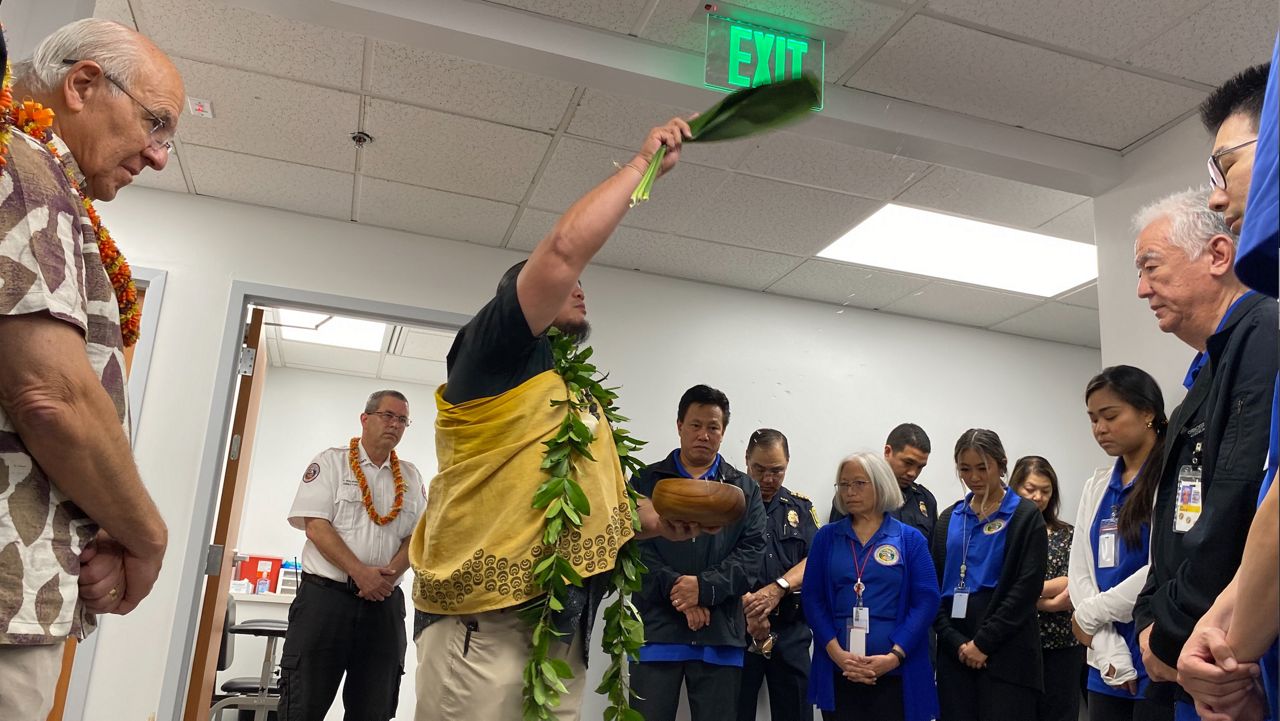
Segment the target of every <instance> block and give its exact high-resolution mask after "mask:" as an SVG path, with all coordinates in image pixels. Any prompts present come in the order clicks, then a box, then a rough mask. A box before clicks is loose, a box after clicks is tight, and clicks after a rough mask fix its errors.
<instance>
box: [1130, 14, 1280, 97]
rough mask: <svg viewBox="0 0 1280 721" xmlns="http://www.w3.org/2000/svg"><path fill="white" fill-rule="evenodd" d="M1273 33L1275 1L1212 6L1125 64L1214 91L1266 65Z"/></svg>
mask: <svg viewBox="0 0 1280 721" xmlns="http://www.w3.org/2000/svg"><path fill="white" fill-rule="evenodd" d="M1135 4H1136V3H1135ZM1275 31H1276V3H1275V0H1215V1H1214V2H1212V3H1210V4H1209V5H1207V6H1206V7H1205V8H1204V9H1202V10H1200V11H1199V12H1197V13H1195V14H1193V15H1192V16H1190V17H1188V18H1187V19H1185V20H1183V21H1182V22H1180V23H1178V24H1177V25H1176V26H1174V27H1173V28H1172V29H1170V30H1169V31H1168V32H1166V33H1164V34H1163V35H1161V36H1160V37H1158V38H1155V39H1154V40H1151V41H1150V42H1148V43H1147V44H1146V45H1144V46H1142V47H1141V48H1138V49H1137V50H1136V51H1134V52H1133V53H1132V54H1131V55H1130V56H1129V57H1128V58H1127V60H1128V61H1129V62H1131V63H1133V64H1134V65H1137V66H1139V67H1144V68H1150V69H1152V70H1160V71H1163V72H1166V73H1170V74H1172V75H1177V76H1178V77H1183V78H1188V79H1190V80H1198V81H1200V82H1202V83H1205V84H1207V85H1215V86H1216V85H1220V84H1221V83H1222V82H1223V81H1225V80H1227V79H1228V78H1230V77H1232V76H1233V75H1235V74H1236V73H1238V72H1240V71H1241V70H1244V69H1245V68H1247V67H1249V66H1251V65H1257V64H1258V63H1265V62H1266V61H1267V59H1268V58H1269V57H1270V55H1269V52H1270V48H1271V47H1272V45H1273V43H1274V42H1275Z"/></svg>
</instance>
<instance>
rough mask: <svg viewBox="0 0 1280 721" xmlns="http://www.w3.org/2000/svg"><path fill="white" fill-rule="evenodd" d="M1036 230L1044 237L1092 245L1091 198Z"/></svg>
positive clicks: (1093, 236)
mask: <svg viewBox="0 0 1280 721" xmlns="http://www.w3.org/2000/svg"><path fill="white" fill-rule="evenodd" d="M1036 230H1038V231H1040V232H1041V233H1044V234H1045V235H1053V236H1057V237H1059V238H1066V239H1068V240H1074V241H1076V242H1079V243H1089V244H1090V245H1093V244H1094V240H1095V235H1094V227H1093V198H1089V199H1088V200H1086V201H1084V202H1083V203H1081V204H1079V205H1077V206H1076V207H1074V208H1072V209H1071V210H1068V211H1067V212H1065V213H1063V214H1061V215H1059V216H1057V217H1056V218H1053V219H1051V220H1049V221H1048V222H1046V223H1045V224H1044V225H1042V226H1040V227H1039V228H1036Z"/></svg>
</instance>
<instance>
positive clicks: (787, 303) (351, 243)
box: [88, 188, 1105, 721]
mask: <svg viewBox="0 0 1280 721" xmlns="http://www.w3.org/2000/svg"><path fill="white" fill-rule="evenodd" d="M102 214H103V218H104V222H105V223H106V224H107V226H108V227H109V228H111V230H112V234H113V235H114V236H115V237H116V238H117V239H118V242H119V243H120V244H121V247H122V248H123V250H124V252H125V253H126V254H127V255H128V257H129V259H130V261H131V262H133V263H134V264H135V265H143V266H148V267H155V268H161V269H164V270H167V271H169V273H170V275H169V280H168V283H169V285H168V287H167V290H166V294H165V298H164V307H163V309H162V317H161V319H160V327H159V331H158V338H157V346H156V350H155V354H154V356H153V359H152V369H151V375H150V377H149V379H148V384H149V385H148V392H147V400H146V407H145V408H144V410H143V413H142V418H141V425H140V430H139V437H138V442H137V455H138V459H139V465H140V467H141V469H142V474H143V477H144V478H145V479H146V481H147V483H148V485H149V487H150V489H151V492H152V494H153V495H154V496H155V498H156V501H157V503H158V504H159V507H160V509H161V511H162V513H163V514H164V516H165V518H166V519H167V520H168V522H169V526H170V529H171V542H170V552H169V555H168V565H167V566H166V568H165V570H164V573H163V574H162V576H161V579H160V581H159V583H158V584H157V586H156V590H155V592H154V593H153V595H152V597H151V598H149V599H148V600H147V602H146V603H144V604H143V605H142V606H141V608H139V609H138V610H137V611H136V612H135V613H134V614H132V615H130V616H127V617H124V618H110V619H107V622H106V623H104V624H103V628H102V631H101V633H102V637H101V640H100V644H99V651H98V653H99V656H98V658H99V663H98V664H97V665H96V667H95V669H94V674H93V678H92V681H91V687H90V691H89V700H88V708H90V709H93V711H92V712H91V713H90V715H89V717H88V718H90V719H92V721H100V720H101V721H143V719H145V718H146V717H147V714H148V713H151V712H152V711H155V710H156V708H157V704H158V699H159V694H160V683H161V679H162V678H163V673H164V670H165V669H164V666H165V663H166V649H167V648H168V644H169V641H170V638H169V636H170V633H171V630H170V629H171V628H172V626H173V624H174V623H175V618H181V619H184V623H185V618H186V613H187V611H186V608H185V607H184V608H182V609H179V608H178V607H177V603H178V599H177V598H176V596H177V589H178V579H179V576H180V575H181V574H191V573H196V572H197V571H196V569H190V568H185V569H184V568H180V567H179V563H180V562H181V558H182V555H183V551H184V549H185V546H186V544H187V541H188V539H187V534H188V532H189V529H191V528H192V527H193V526H194V525H196V522H197V521H198V520H199V519H203V518H204V517H205V515H206V514H207V508H206V504H207V502H208V500H207V499H206V498H199V499H197V498H196V497H195V493H194V489H195V487H196V476H197V474H198V470H199V467H200V462H201V458H200V453H201V448H202V444H203V441H204V439H203V435H204V429H205V424H206V418H207V413H208V412H209V408H210V403H211V396H212V389H213V383H214V380H215V379H214V375H215V371H216V365H217V360H218V359H217V354H218V352H219V344H220V341H221V328H222V324H223V322H224V319H225V316H226V312H227V311H226V302H227V297H228V292H229V288H230V284H231V281H232V279H242V280H247V281H256V282H261V283H268V284H272V285H278V286H287V287H294V288H306V289H315V290H320V291H324V292H328V293H336V294H341V295H346V296H351V297H363V298H369V299H375V300H379V301H385V302H392V303H402V304H408V305H417V306H424V307H429V308H434V309H437V310H442V311H451V312H456V313H473V312H474V311H475V310H476V309H477V308H479V307H480V305H481V304H483V303H484V302H485V301H486V300H487V299H488V298H489V296H490V294H491V292H492V288H493V285H494V281H495V280H496V279H497V277H498V276H499V275H500V274H501V272H502V271H503V270H504V269H505V268H506V267H507V266H508V265H509V264H510V263H511V262H513V261H515V260H517V259H518V258H519V257H520V255H518V254H516V253H513V252H509V251H504V250H498V249H493V248H488V247H482V246H477V245H468V244H462V243H452V242H446V241H439V240H434V239H430V238H424V237H419V236H413V235H409V234H406V233H399V232H393V231H385V230H380V229H374V228H366V227H361V226H358V225H353V224H350V223H342V222H338V221H331V220H321V219H315V218H308V217H302V216H297V215H292V214H289V213H284V212H280V211H273V210H267V209H261V208H255V207H250V206H246V205H239V204H234V203H227V202H223V201H217V200H211V199H207V198H200V197H192V196H185V195H173V194H167V193H162V192H158V191H150V190H147V189H141V188H139V189H131V190H129V191H128V192H126V193H124V194H122V196H121V198H120V199H118V200H117V201H115V202H113V203H111V204H109V205H104V206H103V208H102ZM584 284H585V287H586V292H587V295H588V304H589V307H590V309H591V317H592V320H593V322H594V323H595V324H596V333H595V336H594V340H593V344H594V345H595V346H596V347H597V349H598V358H599V361H600V364H601V367H603V368H607V369H610V370H611V371H612V376H611V379H612V380H613V381H616V382H617V383H620V384H622V385H623V386H624V391H623V396H622V407H623V411H624V413H625V414H626V415H629V416H631V417H632V418H633V419H634V420H633V422H632V423H631V424H630V427H631V428H632V430H634V431H635V432H636V433H637V435H639V436H640V437H642V438H647V439H650V440H651V441H652V443H651V445H650V452H649V453H648V454H646V456H647V457H648V458H651V459H655V460H656V459H657V458H659V457H660V456H661V455H662V454H664V453H665V452H667V451H668V450H669V449H670V448H671V447H673V446H674V445H675V443H676V436H675V431H674V416H675V406H676V401H677V399H678V397H679V395H680V393H681V392H682V391H683V390H684V389H685V388H686V387H687V386H688V385H690V384H693V383H697V382H707V383H711V384H713V385H716V386H719V387H720V388H722V389H723V390H724V391H725V392H727V393H728V395H729V397H730V399H731V401H732V403H733V409H734V410H733V414H734V415H733V420H732V423H731V425H730V427H729V434H728V438H729V440H728V441H727V442H726V444H725V449H724V450H725V455H726V456H727V457H728V458H729V459H730V460H731V461H733V462H735V463H739V462H740V458H741V454H742V450H743V447H744V445H745V438H746V436H747V435H748V434H749V433H750V431H751V430H753V429H754V428H755V427H756V426H758V425H765V424H767V425H771V426H775V427H777V428H780V429H782V430H783V431H784V432H786V433H787V434H788V435H789V436H790V438H791V439H792V448H793V454H794V463H793V466H792V472H791V473H790V474H789V479H790V483H791V485H792V486H793V487H795V488H797V489H799V490H801V491H802V492H805V493H808V494H809V495H811V496H812V497H813V498H814V501H815V503H817V504H818V505H819V507H820V508H823V509H825V507H826V505H827V504H828V502H829V499H830V497H831V491H832V481H833V479H834V463H835V462H836V460H837V459H838V458H840V457H841V456H843V455H845V454H846V453H848V452H850V451H853V450H857V449H863V448H878V447H880V445H881V444H882V443H883V441H884V436H885V434H886V433H887V431H888V430H889V429H890V427H892V426H893V425H894V424H896V423H898V422H900V421H903V420H911V421H914V422H917V423H920V424H922V425H923V426H924V427H925V428H926V429H927V430H928V432H929V433H930V435H931V436H932V437H933V438H934V443H935V448H936V451H937V452H936V455H935V456H934V463H933V465H932V466H931V468H930V470H928V471H926V472H925V474H924V476H923V480H924V482H925V483H927V484H929V485H930V486H931V487H932V488H933V489H934V490H935V491H936V492H937V494H938V496H939V500H940V502H943V503H945V502H948V501H950V500H952V499H954V498H956V497H958V496H959V487H958V482H957V481H956V480H955V475H954V472H953V471H952V470H951V469H950V468H949V466H950V464H949V463H948V458H949V456H950V452H949V447H950V446H951V445H952V444H953V443H954V442H955V438H956V437H957V436H958V435H959V434H960V432H962V431H963V430H964V429H966V428H968V427H970V426H985V427H990V428H994V429H996V430H998V431H999V432H1000V433H1001V434H1002V435H1003V437H1004V439H1005V441H1006V444H1007V447H1008V451H1009V454H1010V457H1011V458H1015V457H1016V456H1018V455H1020V454H1024V453H1039V454H1042V455H1045V456H1047V457H1048V458H1049V459H1051V460H1052V461H1053V462H1054V463H1055V465H1056V466H1057V467H1058V468H1059V471H1060V474H1061V475H1062V477H1063V479H1064V480H1065V481H1066V483H1067V489H1066V491H1065V493H1064V498H1065V500H1066V501H1067V503H1066V505H1067V506H1068V509H1069V511H1068V512H1069V513H1073V512H1074V505H1075V504H1074V497H1075V496H1076V495H1077V494H1078V489H1079V486H1080V484H1081V483H1082V480H1083V479H1084V478H1085V477H1086V475H1087V474H1089V473H1090V472H1091V469H1092V468H1094V467H1095V466H1096V465H1099V464H1100V463H1102V462H1103V461H1104V460H1105V459H1104V458H1103V457H1102V456H1101V454H1100V452H1099V451H1098V449H1097V448H1096V446H1095V445H1094V444H1093V442H1092V440H1091V438H1090V436H1089V433H1088V428H1087V424H1086V422H1085V420H1084V413H1083V404H1082V401H1081V399H1080V391H1081V389H1082V388H1083V386H1084V383H1085V382H1086V381H1087V380H1088V378H1089V377H1090V376H1091V375H1092V374H1093V373H1095V372H1097V370H1098V368H1099V355H1098V353H1097V351H1093V350H1089V349H1084V348H1077V347H1071V346H1067V345H1062V344H1058V343H1049V342H1042V341H1034V340H1029V339H1025V338H1018V337H1013V336H1007V335H1002V334H998V333H992V332H988V331H982V330H976V329H969V328H961V327H957V326H950V325H946V324H941V323H933V322H928V321H922V320H915V319H907V318H899V317H894V316H888V315H881V314H876V313H871V312H863V311H857V310H846V311H845V312H844V313H843V314H837V312H836V309H835V308H833V307H831V306H827V305H822V304H817V303H811V302H807V301H799V300H791V299H785V298H777V297H772V296H766V295H762V294H759V293H751V292H747V291H740V290H731V289H725V288H720V287H713V286H706V285H701V284H696V283H689V282H684V281H677V280H672V279H666V278H659V277H654V276H649V275H644V274H639V273H633V272H625V271H618V270H612V269H607V268H592V269H590V270H589V271H588V272H587V274H586V275H585V277H584ZM297 472H298V471H297V470H296V469H294V470H293V473H294V474H296V473H297ZM188 602H189V601H188V600H186V599H184V600H183V603H184V604H185V603H188ZM182 631H183V632H185V629H182ZM140 638H147V639H148V643H146V644H139V643H137V640H138V639H140ZM151 639H154V640H151ZM601 667H602V664H601V663H599V662H598V660H597V662H596V663H594V664H593V669H592V670H593V678H598V675H599V673H600V669H601ZM590 683H594V681H593V680H592V681H590ZM121 689H129V690H130V692H129V693H121V692H120V690H121ZM599 708H600V703H599V701H598V700H597V699H595V698H594V697H593V698H592V699H589V701H588V703H587V706H586V712H585V713H584V716H583V717H584V718H586V719H591V718H598V717H599V711H598V709H599ZM162 717H163V713H162ZM401 717H402V718H408V717H409V710H408V709H402V711H401Z"/></svg>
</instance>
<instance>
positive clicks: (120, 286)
mask: <svg viewBox="0 0 1280 721" xmlns="http://www.w3.org/2000/svg"><path fill="white" fill-rule="evenodd" d="M14 128H17V129H18V130H20V131H22V132H23V133H26V134H27V135H29V136H31V137H33V138H35V139H36V140H39V141H40V142H41V143H42V144H43V145H44V146H45V147H46V148H48V149H49V152H50V153H52V154H53V157H54V158H55V159H56V160H57V161H58V165H60V166H62V168H63V170H64V171H65V172H66V174H67V180H68V181H69V182H70V183H71V187H72V188H73V189H75V192H76V195H78V196H79V197H80V204H81V205H82V206H83V207H84V212H85V215H86V216H87V217H88V218H89V222H90V224H92V226H93V234H94V237H95V238H96V239H97V241H98V255H99V256H100V257H101V258H102V267H103V268H104V269H105V270H106V271H107V276H108V277H109V278H111V287H112V288H113V289H114V290H115V294H116V305H117V307H118V308H119V309H120V335H121V337H122V338H123V339H124V346H125V347H126V348H128V347H129V346H132V345H133V344H134V343H137V342H138V329H139V327H140V325H141V323H142V303H141V301H140V299H139V298H138V289H137V287H136V286H134V284H133V271H132V270H131V269H130V268H129V264H128V263H127V262H126V261H125V259H124V256H123V255H121V254H120V249H119V248H117V247H116V244H115V241H114V240H112V238H111V234H110V233H108V232H107V229H106V228H105V227H103V225H102V219H101V218H100V217H98V211H97V210H96V209H94V207H93V201H92V200H90V199H89V196H87V195H85V193H84V191H83V190H82V189H81V188H80V180H79V179H78V178H76V177H75V175H74V173H72V171H71V168H70V167H69V166H68V165H67V163H66V162H65V161H64V160H63V158H62V153H61V151H60V150H59V149H58V144H57V143H55V142H54V141H53V130H52V128H53V110H51V109H49V108H46V107H44V106H43V105H41V104H40V103H37V102H35V101H34V100H30V99H28V100H24V101H23V102H22V103H20V104H18V105H17V106H16V107H15V106H14V104H13V82H12V70H11V69H10V67H9V64H8V63H7V62H6V63H5V67H4V83H3V85H2V86H0V168H3V167H4V165H5V164H6V162H7V160H6V158H5V156H6V155H7V154H8V151H9V142H10V140H12V138H13V129H14Z"/></svg>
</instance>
